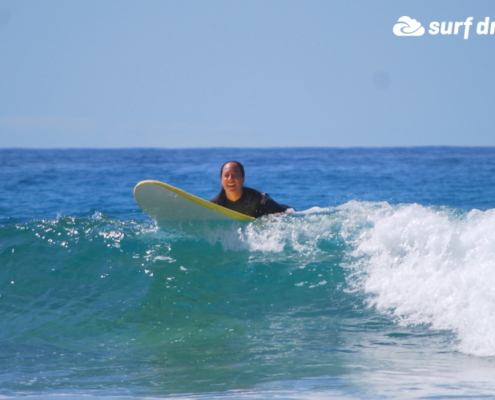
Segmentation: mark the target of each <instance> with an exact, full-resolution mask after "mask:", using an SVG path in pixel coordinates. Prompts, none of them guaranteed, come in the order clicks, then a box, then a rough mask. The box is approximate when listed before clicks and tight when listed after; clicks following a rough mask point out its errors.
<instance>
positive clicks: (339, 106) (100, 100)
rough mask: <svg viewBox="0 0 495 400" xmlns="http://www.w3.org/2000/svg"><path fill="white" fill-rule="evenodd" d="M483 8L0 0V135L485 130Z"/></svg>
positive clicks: (476, 142)
mask: <svg viewBox="0 0 495 400" xmlns="http://www.w3.org/2000/svg"><path fill="white" fill-rule="evenodd" d="M403 17H408V18H403ZM399 19H401V20H400V21H399ZM491 22H494V31H495V1H493V0H476V1H465V0H462V1H459V0H450V1H448V2H447V1H441V0H427V1H426V0H414V1H398V0H380V1H369V0H349V1H342V0H159V1H158V0H157V1H154V0H22V1H21V0H0V148H13V147H17V148H129V147H157V148H197V147H254V148H258V147H396V146H401V147H402V146H495V101H494V95H495V32H493V33H492V32H491V30H490V28H491ZM442 23H443V24H442ZM442 26H443V28H444V29H443V30H442V29H441V28H442ZM449 26H450V27H451V29H449ZM421 33H423V34H422V35H420V34H421ZM449 33H450V34H449Z"/></svg>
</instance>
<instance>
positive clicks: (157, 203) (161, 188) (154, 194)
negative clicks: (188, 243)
mask: <svg viewBox="0 0 495 400" xmlns="http://www.w3.org/2000/svg"><path fill="white" fill-rule="evenodd" d="M134 199H135V200H136V203H137V204H138V206H139V207H140V208H141V209H142V210H143V211H144V212H145V213H146V214H148V215H149V216H150V217H151V218H153V219H154V220H156V221H157V222H167V221H204V220H217V221H218V220H238V221H252V220H254V218H253V217H250V216H249V215H245V214H241V213H238V212H237V211H233V210H229V209H228V208H225V207H222V206H219V205H218V204H214V203H212V202H210V201H208V200H205V199H202V198H201V197H198V196H195V195H193V194H191V193H187V192H186V191H184V190H182V189H178V188H176V187H174V186H172V185H169V184H167V183H164V182H160V181H154V180H146V181H141V182H139V183H138V184H137V185H136V187H135V188H134Z"/></svg>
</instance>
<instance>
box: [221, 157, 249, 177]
mask: <svg viewBox="0 0 495 400" xmlns="http://www.w3.org/2000/svg"><path fill="white" fill-rule="evenodd" d="M228 163H236V164H237V165H238V166H239V169H240V170H241V175H242V177H243V178H244V166H243V165H242V164H241V163H240V162H239V161H227V162H226V163H224V164H223V165H222V168H220V178H221V177H222V172H223V167H225V166H226V165H227V164H228Z"/></svg>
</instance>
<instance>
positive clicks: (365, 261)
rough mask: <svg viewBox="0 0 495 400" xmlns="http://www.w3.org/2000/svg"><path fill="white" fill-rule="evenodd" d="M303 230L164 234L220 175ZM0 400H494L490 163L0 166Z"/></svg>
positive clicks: (453, 159)
mask: <svg viewBox="0 0 495 400" xmlns="http://www.w3.org/2000/svg"><path fill="white" fill-rule="evenodd" d="M232 159H235V160H239V161H241V162H243V164H244V165H245V168H246V186H250V187H254V188H256V189H259V190H262V191H265V192H268V193H269V194H270V195H271V196H272V197H273V198H274V199H275V200H276V201H278V202H281V203H284V204H288V205H290V206H292V207H295V208H296V209H297V212H294V213H289V214H286V215H282V216H276V217H274V216H269V217H263V218H261V219H258V220H255V221H254V222H250V223H239V222H235V223H234V222H233V223H231V224H230V223H227V224H223V225H218V224H213V223H201V224H197V225H194V226H192V225H189V226H184V227H182V229H176V228H172V227H167V226H157V225H156V224H155V223H154V221H152V220H151V219H150V218H149V217H147V216H146V215H145V214H144V213H143V212H142V211H141V210H140V209H139V208H138V206H137V205H136V204H135V202H134V199H133V196H132V190H133V188H134V186H135V184H136V183H137V182H139V181H141V180H145V179H156V180H161V181H164V182H167V183H170V184H172V185H174V186H177V187H180V188H182V189H184V190H186V191H188V192H191V193H193V194H196V195H198V196H201V197H204V198H207V199H210V198H212V197H213V196H214V195H215V194H216V193H217V192H218V190H219V188H220V184H219V179H218V175H219V169H220V166H221V165H222V164H223V163H224V162H225V161H227V160H232ZM0 176H1V179H0V398H2V397H4V398H8V397H14V396H28V397H27V398H30V399H39V398H57V399H60V398H68V399H75V398H81V397H84V398H90V399H92V398H95V399H116V398H126V399H133V398H181V399H184V398H187V399H210V398H215V399H220V398H241V399H267V398H274V399H275V398H276V399H329V398H337V399H394V398H402V399H404V398H405V399H408V398H411V399H413V398H414V399H424V398H428V399H443V398H456V399H459V398H494V397H495V148H459V147H452V148H451V147H431V148H428V147H427V148H385V149H358V148H355V149H332V148H298V149H188V150H166V149H128V150H91V149H87V150H21V149H3V150H0Z"/></svg>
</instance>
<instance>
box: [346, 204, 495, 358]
mask: <svg viewBox="0 0 495 400" xmlns="http://www.w3.org/2000/svg"><path fill="white" fill-rule="evenodd" d="M341 210H342V212H345V213H347V214H348V218H347V219H346V223H345V225H346V226H345V227H344V228H343V231H342V232H359V234H358V235H357V236H356V237H355V238H354V239H353V241H354V243H355V245H356V247H355V250H354V252H353V254H352V256H353V262H352V263H351V265H350V267H351V268H352V269H353V270H354V271H355V272H356V276H357V279H356V280H355V282H354V283H355V285H356V288H358V289H360V290H363V291H364V292H365V293H366V294H367V295H368V296H369V303H370V305H371V306H374V307H376V308H377V309H378V310H379V311H381V312H385V313H389V314H391V315H393V316H395V317H397V319H398V320H399V321H400V323H402V324H428V325H430V326H431V328H433V329H439V330H451V331H453V332H455V333H456V335H457V337H458V339H459V341H458V345H457V348H458V350H460V351H462V352H465V353H468V354H474V355H481V356H494V355H495V334H494V333H495V230H494V226H495V210H488V211H484V212H483V211H478V210H473V211H470V212H464V213H462V212H460V211H459V210H457V211H456V210H451V209H445V208H444V209H435V208H432V207H423V206H420V205H417V204H411V205H401V206H396V207H393V206H391V205H388V204H387V203H357V202H353V203H348V204H346V205H344V206H343V207H341ZM360 226H361V228H359V227H360Z"/></svg>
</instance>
